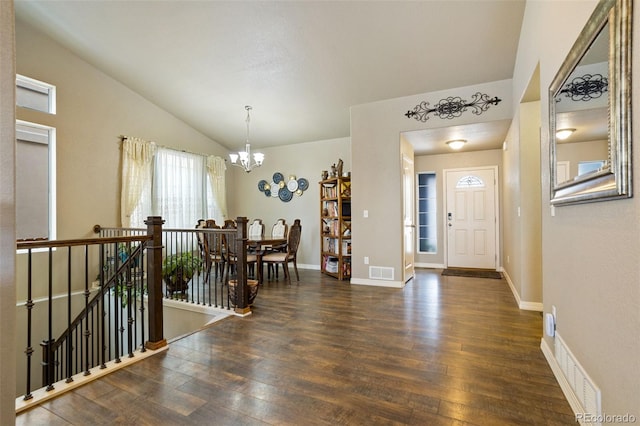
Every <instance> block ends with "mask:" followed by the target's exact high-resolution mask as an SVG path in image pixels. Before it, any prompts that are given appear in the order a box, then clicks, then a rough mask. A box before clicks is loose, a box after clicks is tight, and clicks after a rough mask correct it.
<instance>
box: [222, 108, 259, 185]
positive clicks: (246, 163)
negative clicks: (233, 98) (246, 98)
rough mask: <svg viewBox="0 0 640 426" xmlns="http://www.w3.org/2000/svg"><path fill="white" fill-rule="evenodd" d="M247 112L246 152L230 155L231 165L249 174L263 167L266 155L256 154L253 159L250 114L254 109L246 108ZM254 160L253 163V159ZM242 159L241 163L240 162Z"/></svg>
mask: <svg viewBox="0 0 640 426" xmlns="http://www.w3.org/2000/svg"><path fill="white" fill-rule="evenodd" d="M244 109H245V110H247V118H246V120H245V122H246V123H247V140H246V143H245V146H244V151H240V152H237V153H236V152H233V153H231V154H229V158H230V159H231V164H232V165H234V166H238V167H242V168H243V169H244V171H245V172H247V173H249V172H250V171H251V169H253V168H254V167H260V166H262V163H263V162H264V154H263V153H261V152H255V153H254V154H253V157H252V156H251V144H250V143H249V123H250V121H251V115H250V112H251V110H252V109H253V108H252V107H251V106H250V105H247V106H245V107H244ZM252 158H253V163H252V162H251V159H252ZM238 159H240V162H238Z"/></svg>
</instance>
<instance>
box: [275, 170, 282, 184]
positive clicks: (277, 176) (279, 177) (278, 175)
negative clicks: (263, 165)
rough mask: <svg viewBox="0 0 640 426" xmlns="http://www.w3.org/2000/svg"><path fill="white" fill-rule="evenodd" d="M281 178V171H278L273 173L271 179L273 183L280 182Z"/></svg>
mask: <svg viewBox="0 0 640 426" xmlns="http://www.w3.org/2000/svg"><path fill="white" fill-rule="evenodd" d="M283 180H284V176H282V173H280V172H275V173H274V174H273V181H274V182H275V183H280V182H282V181H283Z"/></svg>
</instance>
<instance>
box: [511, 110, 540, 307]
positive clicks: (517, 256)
mask: <svg viewBox="0 0 640 426" xmlns="http://www.w3.org/2000/svg"><path fill="white" fill-rule="evenodd" d="M518 109H519V117H520V120H519V122H518V143H519V149H520V156H519V169H520V172H519V175H520V202H519V204H518V207H517V209H516V210H518V209H519V214H518V211H517V212H516V213H517V214H516V216H517V220H516V221H517V223H518V226H519V228H520V238H519V241H518V242H519V244H518V245H517V248H516V250H515V251H514V256H513V257H512V258H513V259H514V261H515V262H518V263H519V269H520V271H521V273H520V275H519V276H517V277H516V279H515V280H512V282H515V283H517V285H518V288H519V293H518V295H517V297H518V299H519V300H518V302H519V305H520V307H521V308H526V309H533V310H542V219H541V212H540V206H541V202H542V201H541V197H542V195H541V191H542V189H541V184H540V167H541V166H540V102H539V101H536V102H525V103H521V104H520V105H519V108H518ZM516 221H514V222H516Z"/></svg>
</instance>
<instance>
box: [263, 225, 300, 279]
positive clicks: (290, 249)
mask: <svg viewBox="0 0 640 426" xmlns="http://www.w3.org/2000/svg"><path fill="white" fill-rule="evenodd" d="M301 234H302V225H301V224H300V219H296V220H295V221H294V222H293V225H291V227H290V228H289V235H288V238H287V250H286V251H284V252H274V253H269V254H265V255H264V256H262V262H264V263H266V264H267V265H269V264H274V265H276V264H281V265H282V269H284V276H285V277H286V278H287V281H288V282H289V284H291V274H290V273H289V263H293V268H294V270H295V271H296V279H297V280H298V281H300V275H299V274H298V257H297V255H298V246H299V245H300V236H301Z"/></svg>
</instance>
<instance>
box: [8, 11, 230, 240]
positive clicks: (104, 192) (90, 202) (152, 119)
mask: <svg viewBox="0 0 640 426" xmlns="http://www.w3.org/2000/svg"><path fill="white" fill-rule="evenodd" d="M132 66H135V64H132ZM16 68H17V69H16V72H17V73H18V74H21V75H24V76H27V77H31V78H35V79H37V80H41V81H44V82H46V83H49V84H53V85H55V86H56V90H57V111H56V114H55V115H52V114H45V113H41V112H37V111H33V110H28V109H25V108H18V111H17V118H18V119H21V120H25V121H31V122H36V123H39V124H44V125H48V126H52V127H55V128H56V136H57V143H56V150H57V186H56V189H57V210H58V211H57V221H58V223H57V237H58V238H59V239H65V238H85V237H93V236H94V234H93V232H92V228H93V225H95V224H100V225H103V226H120V186H121V183H120V175H121V170H120V156H121V151H120V145H121V144H120V140H121V136H137V137H140V138H143V139H146V140H149V141H154V142H156V143H157V144H158V145H161V146H166V147H170V148H175V149H180V150H186V151H190V152H196V153H201V154H205V155H211V154H213V155H220V156H226V154H227V152H228V150H227V149H226V148H224V147H223V146H221V145H220V144H218V143H216V142H215V141H212V140H211V139H209V138H207V137H205V136H204V135H203V134H201V133H199V132H197V131H196V130H194V129H193V128H191V127H190V126H188V125H187V124H186V123H184V122H183V121H181V120H179V119H178V118H176V117H175V116H173V115H171V114H169V113H168V112H166V111H164V110H162V109H160V108H158V107H157V106H156V105H155V104H153V103H152V102H150V101H148V100H147V99H145V98H143V97H142V96H140V95H139V94H137V93H136V92H133V91H132V90H130V89H129V88H128V87H126V86H125V85H123V84H121V83H120V82H118V81H117V80H115V79H113V78H111V77H110V76H108V75H106V74H104V73H103V72H102V71H101V70H99V69H98V68H96V67H94V66H93V65H91V64H89V63H87V62H85V61H84V60H82V59H80V58H79V57H78V56H76V55H75V54H73V53H72V52H71V51H69V50H67V49H65V48H64V47H62V46H61V45H59V44H57V43H56V42H54V41H53V40H51V39H50V38H49V37H47V36H45V35H44V34H43V33H41V32H40V31H38V30H37V29H35V28H33V27H32V26H30V25H28V24H26V23H24V22H22V21H21V20H19V19H18V20H16ZM194 226H195V224H194Z"/></svg>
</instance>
